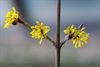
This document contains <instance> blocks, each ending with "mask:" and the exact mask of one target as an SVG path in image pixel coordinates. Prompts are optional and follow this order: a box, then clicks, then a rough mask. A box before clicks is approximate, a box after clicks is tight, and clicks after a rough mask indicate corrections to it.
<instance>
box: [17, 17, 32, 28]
mask: <svg viewBox="0 0 100 67" xmlns="http://www.w3.org/2000/svg"><path fill="white" fill-rule="evenodd" d="M18 20H19V23H21V24H23V25H24V26H25V27H28V28H31V25H30V24H29V23H27V22H25V21H24V20H22V19H21V18H19V19H18Z"/></svg>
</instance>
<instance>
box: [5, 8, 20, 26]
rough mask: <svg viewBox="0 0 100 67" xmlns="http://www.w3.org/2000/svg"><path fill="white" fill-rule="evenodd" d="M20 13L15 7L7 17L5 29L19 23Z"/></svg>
mask: <svg viewBox="0 0 100 67" xmlns="http://www.w3.org/2000/svg"><path fill="white" fill-rule="evenodd" d="M18 18H19V12H18V11H16V9H15V8H14V7H13V8H12V10H11V11H9V12H8V13H7V15H6V21H5V22H6V24H5V25H4V28H8V27H9V26H10V25H11V24H13V23H16V24H17V22H18Z"/></svg>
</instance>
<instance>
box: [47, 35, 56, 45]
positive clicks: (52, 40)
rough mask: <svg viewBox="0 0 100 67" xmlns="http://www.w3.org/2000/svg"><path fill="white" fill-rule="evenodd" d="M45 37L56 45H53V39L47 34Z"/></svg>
mask: <svg viewBox="0 0 100 67" xmlns="http://www.w3.org/2000/svg"><path fill="white" fill-rule="evenodd" d="M47 39H48V40H49V41H51V42H52V43H53V45H54V46H56V45H55V41H53V40H52V39H51V38H50V37H49V36H47Z"/></svg>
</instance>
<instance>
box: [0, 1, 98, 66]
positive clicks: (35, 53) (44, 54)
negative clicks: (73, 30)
mask: <svg viewBox="0 0 100 67" xmlns="http://www.w3.org/2000/svg"><path fill="white" fill-rule="evenodd" d="M12 7H15V8H16V9H17V10H18V11H19V12H20V13H21V17H22V18H23V19H24V20H25V21H26V22H27V23H29V24H32V25H34V24H35V21H36V20H39V21H41V22H44V23H45V24H46V25H49V26H50V28H51V31H50V32H49V34H48V35H49V36H50V37H51V38H52V39H54V40H56V0H0V67H54V66H55V48H54V47H53V46H52V43H51V42H49V41H48V40H46V39H45V40H43V43H42V45H40V44H39V40H36V39H32V38H31V36H30V34H29V32H30V30H29V29H28V28H26V27H24V26H23V25H21V24H17V25H16V26H13V25H11V26H10V27H9V28H8V29H3V26H4V24H5V15H6V13H7V12H8V11H9V10H10V9H11V8H12ZM61 11H62V12H61V40H63V39H64V36H65V35H64V33H63V30H64V29H65V28H66V27H67V26H69V25H72V24H74V25H75V26H79V25H80V24H84V26H85V27H86V31H87V32H88V33H89V35H90V37H89V41H88V44H87V45H85V47H84V48H79V49H75V48H74V47H73V46H74V45H73V44H72V42H71V41H68V42H67V43H66V44H65V45H64V46H63V47H62V50H61V67H100V30H99V29H100V0H62V5H61Z"/></svg>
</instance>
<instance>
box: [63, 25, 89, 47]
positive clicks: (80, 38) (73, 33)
mask: <svg viewBox="0 0 100 67" xmlns="http://www.w3.org/2000/svg"><path fill="white" fill-rule="evenodd" d="M84 30H85V27H83V26H81V27H80V28H76V27H74V25H72V26H69V27H68V28H66V29H65V30H64V33H65V34H67V35H69V37H68V39H72V42H73V44H75V46H74V47H75V48H79V47H82V46H83V45H84V44H86V43H87V40H88V38H89V34H88V33H86V32H85V31H84Z"/></svg>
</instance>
